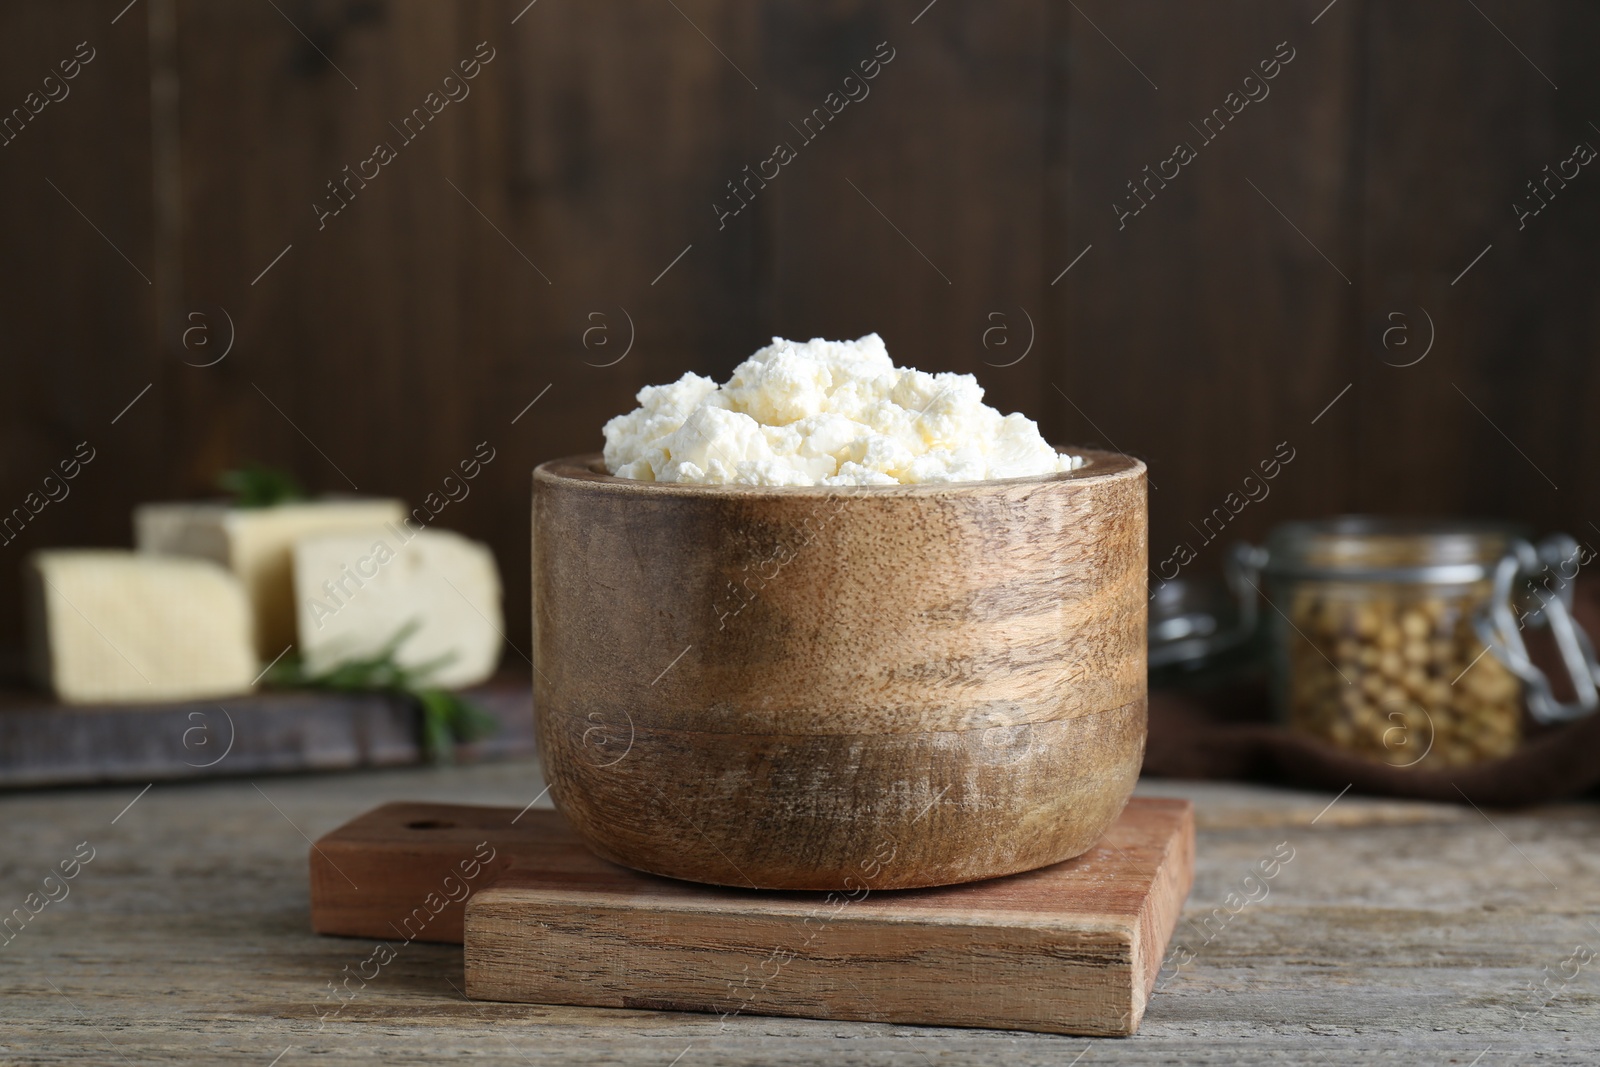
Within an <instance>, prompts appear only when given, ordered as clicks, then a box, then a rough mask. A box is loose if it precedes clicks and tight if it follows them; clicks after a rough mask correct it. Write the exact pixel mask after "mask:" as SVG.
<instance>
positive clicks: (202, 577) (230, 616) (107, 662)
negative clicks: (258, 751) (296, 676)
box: [23, 549, 259, 704]
mask: <svg viewBox="0 0 1600 1067" xmlns="http://www.w3.org/2000/svg"><path fill="white" fill-rule="evenodd" d="M23 585H24V595H25V597H26V600H27V617H28V618H27V623H28V655H29V661H30V664H31V666H32V668H33V674H34V677H35V678H36V679H37V680H38V681H39V683H40V684H41V685H43V686H45V687H46V688H48V689H50V690H51V691H52V692H54V693H55V695H56V696H57V698H59V699H60V700H62V701H65V702H67V703H73V704H84V703H98V702H106V703H121V702H138V703H146V702H150V701H162V700H191V699H193V700H198V699H202V698H206V697H221V696H229V695H233V694H236V693H245V692H248V691H249V690H250V688H251V683H252V682H253V681H254V679H255V676H256V672H257V670H258V669H259V668H258V666H257V662H256V654H255V644H254V642H253V641H252V640H251V622H250V603H249V600H248V598H246V596H245V593H244V587H243V586H242V585H241V584H240V582H239V579H238V578H236V577H234V576H233V575H232V574H231V573H229V572H228V571H227V570H225V569H224V568H222V567H220V566H218V565H217V564H215V563H212V562H210V561H209V560H200V559H179V558H166V557H159V556H148V555H142V554H140V553H137V552H130V551H126V550H118V549H54V550H50V551H44V552H35V553H34V554H33V555H31V556H29V557H28V560H27V564H26V565H25V567H24V572H23Z"/></svg>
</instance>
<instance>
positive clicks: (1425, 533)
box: [1259, 515, 1527, 584]
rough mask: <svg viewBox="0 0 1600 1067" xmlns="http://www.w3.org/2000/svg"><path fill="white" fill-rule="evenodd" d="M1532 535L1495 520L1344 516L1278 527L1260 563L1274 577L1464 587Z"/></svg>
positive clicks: (1486, 573) (1488, 572) (1486, 574)
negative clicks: (1513, 542) (1456, 585)
mask: <svg viewBox="0 0 1600 1067" xmlns="http://www.w3.org/2000/svg"><path fill="white" fill-rule="evenodd" d="M1525 536H1527V531H1526V530H1524V529H1523V528H1521V527H1519V526H1517V525H1515V524H1513V523H1504V522H1494V521H1487V520H1484V521H1479V520H1461V519H1411V518H1386V517H1376V516H1369V515H1342V516H1339V517H1338V518H1333V519H1319V520H1315V521H1310V522H1288V523H1284V524H1282V525H1281V526H1278V527H1276V528H1275V529H1274V530H1273V531H1272V532H1271V533H1270V534H1269V535H1268V536H1267V542H1266V546H1265V549H1264V550H1263V551H1262V553H1261V558H1260V560H1259V564H1260V567H1261V570H1262V572H1263V573H1264V574H1266V575H1267V576H1268V577H1272V578H1321V579H1337V580H1347V581H1374V582H1436V583H1440V584H1458V583H1460V584H1464V583H1468V582H1479V581H1484V580H1486V579H1488V578H1489V577H1490V576H1491V575H1492V574H1493V573H1494V568H1495V565H1496V564H1497V563H1498V562H1499V561H1500V559H1501V558H1502V557H1504V556H1505V554H1506V551H1507V549H1508V547H1509V546H1510V544H1511V542H1512V541H1513V540H1515V539H1517V538H1518V537H1525Z"/></svg>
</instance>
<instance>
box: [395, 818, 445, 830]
mask: <svg viewBox="0 0 1600 1067" xmlns="http://www.w3.org/2000/svg"><path fill="white" fill-rule="evenodd" d="M454 827H455V823H453V822H448V821H446V820H444V819H417V820H416V821H414V822H408V823H406V829H407V830H449V829H453V828H454Z"/></svg>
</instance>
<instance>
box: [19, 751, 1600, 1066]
mask: <svg viewBox="0 0 1600 1067" xmlns="http://www.w3.org/2000/svg"><path fill="white" fill-rule="evenodd" d="M542 788H543V783H542V781H541V780H540V778H539V774H538V770H537V768H536V767H535V766H533V765H531V764H525V763H513V764H498V765H486V766H480V767H476V768H466V769H446V770H403V771H371V772H359V773H351V774H344V775H337V776H335V775H314V776H304V777H291V778H271V777H263V778H260V779H257V780H256V781H254V782H250V781H227V782H204V783H175V784H168V783H161V784H157V785H155V786H154V787H153V788H151V789H150V791H149V792H148V793H145V794H144V795H142V796H140V797H139V799H138V800H137V802H136V803H134V804H133V805H132V807H131V808H129V807H128V804H129V802H130V801H132V800H134V798H135V796H136V795H138V793H139V789H138V787H116V788H103V789H75V790H62V791H54V792H36V793H17V794H8V795H0V828H3V831H0V832H3V838H0V839H3V841H4V846H3V848H0V914H3V913H9V912H10V910H11V909H12V908H16V907H21V906H23V901H24V899H25V898H26V897H27V895H28V894H29V893H31V892H35V891H38V890H39V889H40V887H41V883H42V880H43V878H44V876H45V875H46V874H48V873H49V872H50V871H51V870H52V869H53V868H55V867H56V865H57V864H58V863H60V862H61V861H62V860H68V859H70V858H71V857H72V856H73V853H74V850H75V849H76V848H77V847H78V846H79V844H80V843H81V842H88V844H89V846H90V847H92V848H93V849H94V858H93V859H92V860H91V861H90V862H89V863H88V864H87V865H85V866H83V867H82V868H81V870H80V871H79V872H78V874H77V877H76V878H75V879H74V880H73V881H71V882H69V883H67V885H68V886H69V895H68V896H66V897H65V898H64V899H62V900H61V901H60V902H59V903H52V904H49V905H48V906H46V907H45V908H44V909H43V910H42V911H41V912H40V913H39V914H37V915H36V916H34V917H33V918H32V920H31V921H30V922H28V923H27V925H26V926H25V927H23V929H22V930H21V932H20V933H18V934H17V935H16V936H15V937H14V938H13V939H12V940H11V941H10V942H9V943H8V944H5V945H3V946H0V1063H4V1064H13V1063H15V1064H54V1063H97V1064H130V1065H131V1064H146V1063H162V1064H167V1063H219V1064H221V1063H226V1064H255V1065H258V1067H268V1065H269V1064H276V1065H277V1067H297V1065H300V1064H307V1063H313V1062H321V1063H330V1062H331V1063H352V1062H382V1063H386V1064H412V1063H442V1062H457V1061H458V1060H470V1062H472V1063H483V1064H502V1063H503V1064H545V1063H585V1064H611V1063H619V1064H654V1065H660V1067H668V1065H670V1064H674V1063H676V1064H679V1065H681V1067H700V1065H709V1064H740V1063H777V1064H811V1063H872V1064H885V1065H890V1064H907V1065H913V1067H917V1065H923V1064H929V1065H942V1064H970V1063H977V1064H1004V1065H1005V1067H1023V1065H1028V1064H1036V1063H1037V1064H1073V1063H1082V1064H1084V1065H1086V1067H1088V1065H1092V1064H1095V1063H1127V1064H1146V1063H1148V1064H1157V1063H1160V1064H1176V1063H1203V1064H1211V1063H1214V1064H1256V1063H1261V1064H1266V1063H1271V1064H1300V1063H1306V1064H1346V1063H1351V1064H1354V1063H1370V1062H1395V1063H1436V1064H1448V1063H1458V1064H1463V1065H1466V1064H1474V1063H1477V1064H1482V1065H1483V1067H1490V1065H1495V1064H1505V1063H1539V1064H1592V1063H1595V1062H1597V1061H1600V959H1591V957H1592V956H1594V955H1595V953H1596V952H1597V950H1600V877H1597V874H1600V809H1597V808H1596V807H1595V806H1593V805H1589V804H1573V805H1567V806H1562V807H1555V808H1547V809H1543V810H1539V811H1534V812H1522V813H1516V814H1512V813H1505V812H1493V811H1492V812H1487V813H1481V812H1478V811H1475V810H1473V809H1472V808H1470V807H1461V808H1457V807H1444V806H1437V805H1428V804H1416V803H1400V802H1389V801H1380V800H1371V799H1366V798H1361V797H1355V796H1344V797H1342V798H1341V799H1339V800H1338V801H1337V802H1336V803H1334V804H1333V805H1332V807H1328V804H1329V802H1330V801H1331V800H1333V799H1334V798H1333V797H1332V796H1330V795H1326V794H1307V793H1295V792H1288V791H1282V790H1271V789H1263V788H1254V787H1247V786H1234V785H1213V784H1200V783H1183V782H1146V783H1143V784H1142V785H1141V791H1142V792H1145V793H1148V794H1155V795H1165V796H1174V795H1181V796H1188V797H1190V798H1192V799H1193V800H1194V801H1195V802H1196V805H1197V808H1198V817H1199V827H1200V831H1199V863H1198V875H1197V880H1196V883H1195V889H1194V892H1193V894H1192V895H1191V896H1190V899H1189V907H1188V909H1187V911H1186V913H1185V923H1184V924H1183V926H1181V927H1180V932H1179V935H1178V938H1179V940H1180V941H1181V942H1182V944H1183V946H1184V948H1185V949H1186V950H1187V952H1188V953H1192V956H1189V955H1186V956H1185V957H1184V958H1185V959H1186V960H1187V962H1186V965H1184V966H1183V967H1181V968H1173V967H1169V968H1168V971H1167V973H1166V974H1165V975H1164V977H1163V979H1162V988H1161V991H1160V992H1159V993H1158V994H1157V995H1156V997H1155V998H1154V1000H1153V1001H1152V1003H1151V1006H1150V1009H1149V1012H1148V1014H1147V1015H1146V1017H1145V1021H1144V1026H1143V1028H1142V1030H1141V1032H1140V1033H1139V1034H1138V1036H1136V1037H1133V1038H1126V1039H1107V1040H1089V1039H1084V1038H1068V1037H1054V1036H1046V1035H1038V1034H1027V1033H1010V1032H996V1031H982V1030H957V1029H942V1028H918V1027H907V1026H891V1025H878V1024H862V1023H831V1022H813V1021H807V1020H795V1019H770V1018H756V1017H749V1018H746V1017H738V1018H732V1019H729V1020H728V1021H727V1022H726V1024H724V1023H722V1022H719V1020H718V1019H717V1018H716V1017H715V1016H699V1015H686V1014H667V1013H653V1012H644V1011H608V1010H599V1009H584V1008H562V1007H552V1008H546V1007H535V1006H526V1005H507V1004H488V1003H474V1002H470V1001H467V1000H466V999H465V998H464V997H463V996H462V995H461V993H460V989H461V983H462V977H461V968H462V956H461V949H460V947H459V946H440V945H426V944H420V943H418V944H411V945H408V946H404V947H402V948H401V949H400V951H399V955H398V958H396V959H395V960H394V961H393V962H392V963H390V964H389V965H388V966H387V967H384V968H383V969H382V970H381V971H380V973H379V974H378V976H377V977H376V978H375V979H373V980H372V981H371V982H370V983H368V984H367V985H366V986H365V987H364V988H362V989H361V990H360V992H359V993H358V994H357V995H356V996H355V997H354V999H352V1000H350V1001H349V1002H348V1003H347V1004H346V1005H345V1007H344V1008H343V1010H342V1011H340V1012H339V1013H338V1014H337V1015H332V1016H329V1017H327V1018H326V1019H319V1013H322V1012H326V1011H328V1010H330V1009H331V1007H332V1006H333V1004H334V1002H333V1001H331V1000H329V999H328V998H327V995H326V994H327V988H328V983H330V982H332V981H335V980H336V979H338V978H340V977H342V976H343V974H344V973H345V971H344V968H345V967H346V966H347V965H348V966H349V968H350V969H351V971H352V972H353V971H355V970H356V969H357V967H358V965H360V964H361V963H362V961H364V960H366V959H367V958H368V957H369V955H370V954H371V953H372V949H373V945H372V944H370V943H367V942H364V941H359V940H350V939H342V938H325V937H316V936H314V935H312V934H311V932H310V929H309V927H308V920H307V887H306V853H307V838H308V837H311V838H314V837H316V836H318V835H320V834H322V833H324V832H325V831H327V830H330V829H332V828H333V827H335V826H337V825H338V824H339V823H341V822H343V821H344V820H346V819H347V818H349V817H351V816H352V815H355V814H357V813H358V812H361V811H364V810H366V809H367V808H369V807H371V806H373V805H375V804H378V803H380V802H382V801H385V800H391V799H402V798H404V799H415V800H441V801H455V802H471V803H487V804H510V805H517V806H521V805H524V804H527V803H528V802H529V801H530V800H532V799H534V797H536V796H537V795H538V794H539V792H540V790H541V789H542ZM541 803H546V801H541ZM124 809H126V810H124ZM1290 850H1292V859H1289V860H1288V861H1287V862H1283V858H1284V857H1285V856H1288V855H1290ZM80 851H81V852H82V854H87V849H82V850H80ZM1274 859H1276V860H1278V861H1279V863H1278V866H1276V867H1273V866H1272V865H1271V864H1270V863H1269V865H1268V868H1269V869H1270V870H1275V871H1276V877H1274V878H1272V879H1270V880H1266V879H1260V877H1259V874H1257V875H1256V879H1257V880H1253V881H1252V880H1250V878H1251V876H1252V873H1253V872H1258V871H1259V869H1260V867H1259V864H1260V863H1261V861H1263V860H1268V861H1270V860H1274ZM53 891H54V892H55V894H56V895H57V896H59V893H60V891H59V889H53ZM1230 893H1236V894H1238V895H1237V896H1235V897H1234V898H1233V902H1232V905H1231V907H1229V906H1226V905H1225V902H1226V901H1227V900H1228V897H1229V894H1230ZM1247 897H1248V898H1254V899H1251V900H1248V901H1247V900H1246V898H1247ZM1213 909H1222V910H1220V911H1216V912H1214V911H1213ZM1208 916H1212V918H1211V924H1210V928H1209V929H1207V928H1206V927H1205V926H1202V925H1201V924H1202V923H1203V922H1204V921H1205V920H1206V919H1207V917H1208ZM1575 950H1578V951H1576V953H1575ZM352 988H354V984H352ZM1519 1013H1521V1014H1519ZM1080 1056H1081V1059H1075V1057H1080Z"/></svg>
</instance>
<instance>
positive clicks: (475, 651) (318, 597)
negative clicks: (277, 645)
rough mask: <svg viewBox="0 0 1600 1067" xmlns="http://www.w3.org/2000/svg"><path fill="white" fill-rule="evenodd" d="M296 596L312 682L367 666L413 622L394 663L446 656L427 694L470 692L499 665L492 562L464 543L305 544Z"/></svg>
mask: <svg viewBox="0 0 1600 1067" xmlns="http://www.w3.org/2000/svg"><path fill="white" fill-rule="evenodd" d="M294 588H295V609H296V612H297V614H298V619H299V646H300V655H301V657H302V658H303V660H304V663H305V665H306V668H307V669H308V670H310V671H311V673H313V674H320V673H322V672H324V671H326V670H328V669H329V668H331V667H334V666H337V665H338V664H339V663H341V662H344V661H346V660H349V659H354V658H361V657H365V656H370V655H371V654H373V653H374V652H376V651H378V650H379V649H380V648H382V647H383V645H384V644H385V643H386V642H388V641H389V640H391V639H392V638H393V637H394V636H395V634H396V633H398V632H399V631H400V630H401V629H402V628H404V627H405V626H406V625H407V624H408V623H413V622H414V623H416V625H417V630H416V632H415V633H413V634H412V635H411V636H410V637H409V638H407V640H406V641H405V643H404V644H403V645H401V646H400V649H399V651H398V652H397V653H396V656H395V658H396V659H397V660H398V661H399V662H400V663H401V664H402V665H403V666H407V667H419V666H421V665H423V664H425V663H429V662H432V661H434V660H438V659H440V658H442V657H445V656H449V657H450V658H449V660H448V661H447V662H445V663H443V664H442V665H440V666H439V667H438V668H437V669H436V670H434V671H432V672H431V673H429V674H428V675H427V677H426V678H424V679H423V680H424V681H425V682H426V683H428V684H430V685H437V686H443V687H446V688H459V687H461V686H468V685H474V684H476V683H478V682H481V681H484V680H485V679H487V678H488V677H489V676H490V675H491V674H493V673H494V669H495V666H496V665H497V664H498V663H499V660H500V645H501V643H502V641H503V638H502V637H501V630H502V629H503V624H502V616H501V610H500V575H499V572H498V570H497V569H496V567H495V562H494V555H493V553H491V552H490V551H489V548H488V546H487V545H482V544H479V543H478V542H476V541H471V540H468V539H467V538H465V537H462V536H461V535H460V534H456V533H451V532H449V531H447V530H414V529H410V528H406V527H401V526H390V527H385V528H383V529H378V530H369V531H367V532H366V533H364V534H363V533H349V534H329V535H322V536H318V537H307V538H303V539H301V540H300V541H298V542H296V543H295V546H294Z"/></svg>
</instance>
